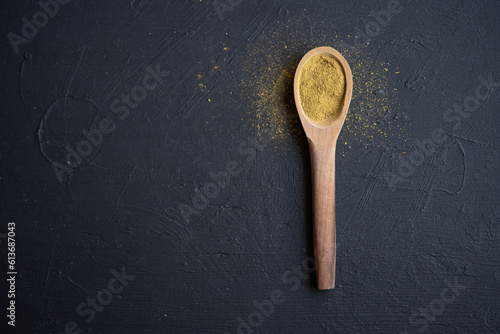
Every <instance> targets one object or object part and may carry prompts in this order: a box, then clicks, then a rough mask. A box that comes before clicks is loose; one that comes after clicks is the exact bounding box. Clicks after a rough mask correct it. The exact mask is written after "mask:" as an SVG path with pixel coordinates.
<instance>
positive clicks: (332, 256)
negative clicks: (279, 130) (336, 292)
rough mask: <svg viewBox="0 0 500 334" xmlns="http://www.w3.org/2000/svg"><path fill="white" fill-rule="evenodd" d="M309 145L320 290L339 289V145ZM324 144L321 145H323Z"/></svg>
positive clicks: (334, 143)
mask: <svg viewBox="0 0 500 334" xmlns="http://www.w3.org/2000/svg"><path fill="white" fill-rule="evenodd" d="M336 141H337V140H336V139H335V140H334V142H333V143H332V142H331V141H327V142H326V143H325V144H323V145H316V144H315V143H313V142H312V141H309V150H310V152H311V172H312V189H313V196H312V200H313V224H314V232H313V238H314V257H315V264H316V279H317V281H318V289H320V290H327V289H333V288H334V287H335V262H336V248H337V246H336V232H335V145H336ZM320 143H321V142H320Z"/></svg>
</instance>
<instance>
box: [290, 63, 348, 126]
mask: <svg viewBox="0 0 500 334" xmlns="http://www.w3.org/2000/svg"><path fill="white" fill-rule="evenodd" d="M299 92H300V100H301V102H302V107H303V108H304V112H305V113H306V115H307V117H309V118H310V119H311V120H313V121H315V122H324V121H326V120H330V119H332V118H336V117H337V116H338V114H339V112H340V105H341V104H342V100H343V98H344V94H345V75H344V71H343V70H342V67H341V65H340V63H339V62H338V61H337V60H336V59H335V58H334V57H332V56H330V55H325V54H323V55H315V56H312V57H311V58H310V59H309V60H307V61H306V63H305V64H304V67H303V68H302V71H301V74H300V80H299Z"/></svg>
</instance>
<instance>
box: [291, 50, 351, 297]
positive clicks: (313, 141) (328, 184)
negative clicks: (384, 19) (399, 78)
mask: <svg viewBox="0 0 500 334" xmlns="http://www.w3.org/2000/svg"><path fill="white" fill-rule="evenodd" d="M317 55H319V56H320V55H328V56H330V57H333V58H335V59H336V60H337V61H338V62H339V63H340V65H341V67H342V69H343V71H344V75H345V95H344V99H343V100H342V102H341V104H340V108H339V110H338V112H337V114H336V115H334V116H332V117H330V118H329V119H327V120H325V121H322V122H316V121H313V120H312V119H310V118H309V117H308V116H307V114H306V112H305V111H304V108H303V105H302V103H301V96H300V87H299V86H300V75H301V72H302V69H303V67H304V65H305V63H306V62H307V61H308V60H309V59H310V58H311V57H313V56H317ZM352 86H353V83H352V73H351V69H350V67H349V64H348V63H347V61H346V60H345V59H344V57H343V56H342V55H341V54H340V53H339V52H338V51H337V50H335V49H333V48H330V47H319V48H316V49H313V50H311V51H309V52H308V53H307V54H306V55H305V56H304V57H303V58H302V60H301V61H300V63H299V66H298V67H297V71H296V72H295V78H294V88H293V90H294V96H295V104H296V106H297V111H298V113H299V116H300V121H301V123H302V126H303V127H304V131H305V133H306V136H307V139H308V142H309V150H310V154H311V171H312V188H313V189H312V190H313V224H314V233H313V237H314V257H315V264H316V277H317V281H318V289H320V290H326V289H333V288H334V287H335V263H336V232H335V148H336V144H337V138H338V136H339V134H340V130H341V129H342V125H343V124H344V120H345V117H346V115H347V110H348V109H349V104H350V102H351V96H352Z"/></svg>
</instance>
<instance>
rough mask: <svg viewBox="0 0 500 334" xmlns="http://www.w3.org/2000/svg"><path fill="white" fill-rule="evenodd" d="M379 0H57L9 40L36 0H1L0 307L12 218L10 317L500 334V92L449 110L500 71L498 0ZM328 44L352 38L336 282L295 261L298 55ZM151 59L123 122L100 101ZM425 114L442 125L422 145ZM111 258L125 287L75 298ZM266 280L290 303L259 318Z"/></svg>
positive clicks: (61, 323) (144, 326)
mask: <svg viewBox="0 0 500 334" xmlns="http://www.w3.org/2000/svg"><path fill="white" fill-rule="evenodd" d="M388 3H389V1H388V0H382V1H348V2H347V1H346V2H340V1H271V0H268V1H256V0H243V1H241V2H238V1H234V2H230V1H227V2H226V3H223V4H222V5H220V4H219V5H217V3H215V5H214V3H213V2H211V1H206V0H202V1H195V0H192V1H175V2H174V1H147V0H144V1H141V0H133V1H72V2H69V3H68V4H65V5H60V8H59V13H57V14H56V15H55V16H54V17H50V18H49V19H48V22H47V24H46V25H45V26H44V27H41V28H40V29H39V31H38V32H37V34H36V36H34V37H33V38H30V39H29V41H28V43H26V44H21V45H20V46H19V52H18V53H16V52H15V51H14V49H13V48H12V46H11V44H10V42H9V39H8V33H9V32H14V33H16V34H18V35H21V28H22V25H23V21H22V18H23V16H26V17H27V18H28V19H31V18H32V16H33V14H35V13H36V12H37V11H39V10H40V7H39V5H38V4H37V2H36V1H22V2H17V1H9V2H7V1H4V2H2V5H1V6H0V12H1V17H2V18H1V23H0V26H1V29H0V30H1V32H2V44H1V45H2V48H1V56H0V59H1V74H2V75H1V83H0V89H1V96H2V109H3V111H2V118H1V120H0V136H1V137H0V138H1V140H0V144H1V153H0V158H1V164H0V166H1V167H0V184H1V192H0V194H1V195H0V196H1V197H0V208H1V213H0V217H1V219H0V233H1V235H0V237H2V238H1V239H0V240H1V244H0V247H1V254H2V261H1V263H2V274H1V275H2V277H4V279H2V280H1V281H2V283H1V284H0V288H1V289H0V291H1V296H2V297H1V300H2V304H1V305H2V309H4V310H5V308H6V307H7V300H8V299H7V290H8V287H7V285H6V280H5V277H6V276H7V271H8V269H7V266H6V264H7V239H5V237H6V233H7V224H8V222H11V221H13V222H15V223H16V269H17V272H18V274H17V279H16V299H15V300H16V327H15V329H13V328H10V327H8V326H7V325H6V322H7V318H6V316H5V315H3V316H2V317H1V319H2V328H5V329H6V330H5V332H16V333H60V332H64V327H65V325H66V324H67V323H68V322H70V321H74V322H75V323H76V324H77V325H78V326H79V329H81V332H82V333H225V332H227V333H236V332H237V331H238V326H240V329H239V331H240V332H242V333H245V332H251V331H254V332H255V333H257V332H258V333H404V332H405V331H406V332H407V333H418V332H428V333H498V332H499V328H500V316H499V312H500V289H499V286H498V284H499V282H500V265H499V263H500V250H499V247H498V244H499V232H500V230H499V216H500V206H499V204H500V203H499V199H500V196H499V195H498V185H499V182H500V177H499V176H498V175H499V162H500V156H499V153H498V148H499V144H500V138H499V135H498V129H499V125H500V116H499V113H498V112H499V92H500V88H499V87H490V88H491V90H490V91H489V96H488V98H487V99H485V101H481V102H480V103H479V106H476V107H475V108H474V109H475V110H474V111H473V112H470V113H469V114H470V115H468V116H467V117H458V118H454V119H453V120H450V119H449V118H446V116H445V115H448V116H450V115H451V114H447V113H446V111H447V110H448V109H449V108H452V107H453V105H454V104H457V105H462V104H463V103H464V99H465V98H466V97H473V96H474V94H475V90H476V87H478V86H479V85H480V84H481V81H480V80H481V79H480V77H482V78H488V77H489V76H491V78H492V80H493V81H494V82H498V81H500V71H499V69H498V64H499V61H500V43H499V42H498V36H499V32H500V20H499V19H498V17H499V15H500V3H499V2H498V1H451V0H433V1H418V2H417V1H409V0H407V1H401V4H400V7H398V8H399V9H401V12H400V13H398V14H393V15H392V17H391V19H390V21H389V22H387V21H384V23H387V24H385V26H383V25H380V24H379V27H380V28H381V29H380V31H377V29H376V26H374V25H373V24H371V25H370V22H377V21H376V20H375V16H374V15H371V14H370V13H371V12H372V11H376V12H379V11H381V10H386V9H387V6H388ZM231 4H232V5H231ZM224 6H231V10H226V11H224V9H228V7H224ZM374 13H375V12H374ZM367 25H368V27H371V28H373V29H374V30H371V37H370V36H366V37H365V36H363V34H364V33H363V32H361V31H365V33H366V30H365V27H366V26H367ZM367 38H368V39H367ZM355 43H356V44H357V45H358V46H357V47H353V45H355ZM322 45H329V46H333V47H335V48H337V49H339V51H341V52H342V53H344V54H345V55H346V58H347V59H348V61H349V62H350V63H351V66H352V68H353V74H354V77H355V85H356V88H355V95H354V97H353V102H352V106H351V109H350V111H349V113H350V117H349V118H348V119H347V120H346V124H345V129H344V130H343V132H342V133H341V136H340V138H339V141H338V148H337V183H336V187H337V188H336V195H337V197H336V203H337V206H336V210H337V246H338V253H337V278H336V288H335V290H331V291H317V290H316V289H315V276H314V273H311V272H308V270H307V269H304V268H303V267H302V268H301V267H300V266H301V265H302V263H306V264H307V263H308V262H307V259H308V258H310V257H311V256H312V253H313V250H312V233H311V231H312V225H311V224H312V222H311V204H310V202H311V195H310V191H311V181H310V167H309V156H308V148H307V140H306V137H305V135H304V134H303V133H302V132H301V128H300V125H298V124H297V119H296V118H295V117H294V113H295V112H296V111H295V110H294V107H293V100H290V98H291V95H290V82H291V81H290V73H292V75H293V69H294V66H296V65H297V63H298V61H299V60H300V58H301V57H302V56H303V55H304V54H305V53H306V52H307V51H308V50H310V49H311V48H313V47H317V46H322ZM157 65H158V66H159V68H160V70H161V71H164V72H168V75H165V77H164V79H163V80H162V81H161V83H160V85H159V86H158V87H157V88H156V89H154V90H152V91H148V92H147V97H146V98H145V100H144V101H141V102H139V103H138V105H137V106H136V107H135V108H129V109H130V114H129V115H128V116H127V117H123V118H124V119H120V116H123V114H121V113H114V112H113V111H112V110H111V108H110V106H111V104H112V103H113V101H114V100H115V99H116V98H119V97H120V95H121V94H130V92H131V90H132V89H133V88H134V87H136V86H137V85H141V84H142V78H143V77H144V75H145V74H146V73H147V70H146V67H148V66H149V67H150V68H153V69H154V68H155V67H156V66H157ZM483 92H488V90H484V91H483ZM266 94H267V95H266ZM276 98H279V99H281V100H280V101H279V103H277V102H276ZM379 100H380V101H379ZM363 101H365V102H363ZM468 101H469V102H471V101H474V99H473V98H469V100H468ZM120 105H123V104H120ZM276 105H278V108H276V107H275V106H276ZM457 115H458V114H454V116H455V117H456V116H457ZM450 117H451V116H450ZM103 118H108V119H110V120H111V121H112V124H114V126H115V128H114V130H113V131H112V132H111V133H109V134H104V136H103V139H102V143H100V144H99V145H97V146H95V147H93V148H92V150H91V152H90V154H89V155H88V156H87V157H85V158H84V159H83V160H82V161H81V162H80V163H79V164H77V165H75V166H73V167H74V168H72V169H71V173H66V172H63V173H62V176H61V178H60V179H59V178H58V176H57V174H56V173H55V171H54V167H53V166H59V167H60V166H61V164H64V163H65V155H66V153H67V151H66V150H65V147H66V146H67V145H70V146H71V147H73V148H75V149H76V147H77V143H78V142H79V141H81V140H83V139H84V138H83V137H82V130H87V131H90V130H91V129H95V128H98V124H99V122H100V121H101V120H102V119H103ZM277 124H278V125H277ZM437 128H441V129H442V130H443V132H444V133H445V134H446V136H447V140H445V141H444V142H442V143H440V144H439V145H436V147H434V151H433V152H431V153H429V154H428V155H427V154H426V155H425V156H424V158H423V161H420V160H419V157H420V158H421V157H422V155H421V154H420V155H419V153H418V152H421V153H422V150H421V149H419V146H418V141H422V140H426V139H429V138H431V139H432V132H433V130H434V129H437ZM278 130H279V131H278ZM379 130H380V131H379ZM252 140H253V141H255V143H256V145H254V147H255V146H256V147H257V149H255V148H252V146H250V145H251V144H250V143H251V142H252ZM412 153H414V155H413V158H412V159H413V161H417V160H418V161H417V162H413V163H412V162H411V161H410V160H409V159H410V157H411V154H412ZM409 161H410V162H409ZM73 163H74V161H73ZM228 163H229V164H230V165H231V164H234V163H237V166H238V168H239V169H237V170H238V171H239V172H237V173H234V174H235V175H234V176H231V177H230V180H229V184H228V185H224V187H223V188H221V187H219V188H218V190H217V194H216V195H214V196H213V197H214V198H211V199H207V202H208V203H204V201H203V200H202V201H201V202H199V203H197V204H199V205H200V207H201V209H199V210H197V212H196V213H193V212H191V214H190V215H189V221H188V220H187V219H184V218H183V216H182V214H181V212H180V205H181V204H185V205H189V206H190V207H193V204H192V197H193V196H195V195H196V194H198V193H199V191H198V190H196V189H200V188H203V186H204V185H205V184H207V183H209V182H211V181H212V178H211V176H210V174H211V173H212V174H213V173H217V172H221V171H224V170H225V169H226V168H227V165H228ZM408 163H410V164H413V165H411V168H407V169H404V167H402V166H407V167H408ZM408 170H410V171H408ZM392 177H397V181H395V182H394V179H393V178H392ZM391 178H392V179H391ZM391 180H392V181H393V182H391ZM388 181H389V182H388ZM304 261H305V262H304ZM122 268H125V271H126V273H127V274H129V275H132V276H134V279H133V280H132V281H131V283H130V285H128V286H126V287H124V289H123V290H122V291H121V292H120V293H117V294H114V295H113V299H112V300H111V302H110V303H109V304H108V305H106V306H104V309H103V310H102V311H101V312H97V314H96V315H95V319H93V320H92V321H90V323H87V322H85V320H86V319H88V315H87V316H84V317H82V316H79V315H78V314H77V313H76V309H77V307H78V305H79V304H80V303H82V302H85V300H86V299H87V297H96V294H97V292H98V291H100V290H101V289H107V288H108V282H110V280H111V279H112V278H113V277H114V275H113V274H112V270H113V269H116V270H118V271H121V270H122ZM294 268H295V269H294ZM294 270H295V271H294ZM454 280H457V282H458V284H459V285H460V286H463V288H460V289H459V290H457V292H458V293H457V294H456V296H455V298H452V299H454V300H453V301H451V302H450V301H449V299H450V298H451V297H450V296H452V293H451V290H445V289H446V288H447V282H450V283H452V284H453V282H454ZM275 289H279V290H280V291H281V293H282V294H283V296H284V297H285V298H286V300H285V301H284V302H283V303H281V304H280V305H274V307H273V310H272V311H273V312H272V314H270V315H269V316H262V317H263V318H262V319H261V320H259V319H260V318H259V315H256V313H253V312H256V311H257V310H258V309H257V307H256V306H255V304H254V303H253V302H254V301H258V302H262V301H264V300H266V299H267V300H269V299H270V298H271V295H272V291H273V290H275ZM443 291H444V292H445V298H448V299H447V302H446V303H444V302H443V300H442V299H441V298H442V293H443ZM275 293H276V292H275ZM426 310H427V311H426ZM429 310H430V311H429ZM4 312H6V311H4ZM426 312H427V316H426V315H424V314H426ZM252 313H253V315H254V322H253V324H254V326H253V327H251V328H250V330H249V328H246V329H244V328H243V327H241V326H243V325H240V322H239V320H238V317H241V319H244V320H245V321H247V322H248V321H249V320H248V317H249V316H251V315H252ZM412 313H413V318H412V319H409V318H410V317H411V316H412ZM419 314H420V315H419ZM256 324H257V325H256ZM2 332H3V331H2Z"/></svg>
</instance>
